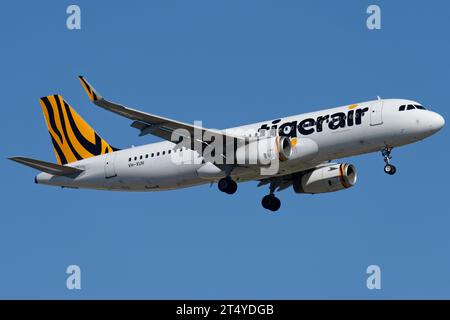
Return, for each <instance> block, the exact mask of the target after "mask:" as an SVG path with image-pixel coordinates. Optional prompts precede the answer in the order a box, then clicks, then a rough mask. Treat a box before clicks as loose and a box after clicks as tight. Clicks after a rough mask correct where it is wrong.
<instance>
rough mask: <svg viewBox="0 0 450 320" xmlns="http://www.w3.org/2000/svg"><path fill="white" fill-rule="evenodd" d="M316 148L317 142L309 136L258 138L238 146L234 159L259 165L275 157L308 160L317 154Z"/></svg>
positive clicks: (283, 159)
mask: <svg viewBox="0 0 450 320" xmlns="http://www.w3.org/2000/svg"><path fill="white" fill-rule="evenodd" d="M318 150H319V148H318V146H317V143H316V142H315V141H313V140H312V139H309V138H290V137H285V136H278V137H269V138H259V139H255V140H253V141H250V142H248V143H247V144H246V145H242V146H239V147H238V148H237V150H236V161H237V163H239V164H259V165H267V164H270V162H271V161H273V160H275V159H277V158H278V160H280V161H286V160H299V161H309V160H312V159H313V158H314V157H315V156H316V155H317V153H318Z"/></svg>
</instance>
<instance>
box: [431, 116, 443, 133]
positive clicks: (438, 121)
mask: <svg viewBox="0 0 450 320" xmlns="http://www.w3.org/2000/svg"><path fill="white" fill-rule="evenodd" d="M444 125H445V119H444V117H443V116H441V115H440V114H439V113H436V112H433V115H432V127H433V129H434V130H436V131H439V130H441V129H442V128H443V127H444Z"/></svg>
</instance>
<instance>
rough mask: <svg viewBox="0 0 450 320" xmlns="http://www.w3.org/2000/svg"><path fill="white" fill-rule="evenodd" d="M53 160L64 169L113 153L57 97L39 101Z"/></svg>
mask: <svg viewBox="0 0 450 320" xmlns="http://www.w3.org/2000/svg"><path fill="white" fill-rule="evenodd" d="M40 103H41V107H42V111H43V112H44V116H45V121H46V122H47V128H48V132H49V133H50V137H51V139H52V142H53V148H54V151H55V155H56V160H57V161H58V163H59V164H61V165H64V164H67V163H71V162H74V161H78V160H81V159H86V158H90V157H94V156H98V155H100V154H105V153H109V152H113V151H116V150H118V149H116V148H114V147H112V146H111V145H110V144H108V143H107V142H106V141H105V140H104V139H102V138H101V137H100V136H99V135H98V134H97V133H96V132H95V131H94V129H92V128H91V127H90V126H89V125H88V124H87V123H86V122H85V121H84V120H83V118H81V117H80V116H79V115H78V113H76V111H75V110H74V109H73V108H72V107H71V106H70V105H69V104H68V103H67V102H66V101H64V99H63V97H62V96H60V95H56V94H55V95H53V96H47V97H42V98H41V99H40Z"/></svg>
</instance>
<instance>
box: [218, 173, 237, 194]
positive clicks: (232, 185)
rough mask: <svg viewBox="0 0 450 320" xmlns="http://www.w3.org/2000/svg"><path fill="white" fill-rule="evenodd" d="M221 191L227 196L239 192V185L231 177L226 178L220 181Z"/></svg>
mask: <svg viewBox="0 0 450 320" xmlns="http://www.w3.org/2000/svg"><path fill="white" fill-rule="evenodd" d="M217 186H218V187H219V190H220V191H222V192H225V193H227V194H233V193H235V192H236V190H237V183H236V182H235V181H233V179H231V178H230V177H225V178H222V179H220V180H219V183H218V184H217Z"/></svg>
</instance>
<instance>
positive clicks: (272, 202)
mask: <svg viewBox="0 0 450 320" xmlns="http://www.w3.org/2000/svg"><path fill="white" fill-rule="evenodd" d="M275 188H276V186H275V185H274V184H273V183H271V184H270V193H269V194H268V195H266V196H264V197H263V198H262V200H261V204H262V206H263V207H264V209H267V210H270V211H277V210H278V209H280V207H281V201H280V199H278V198H277V197H275V194H274V193H275Z"/></svg>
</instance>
